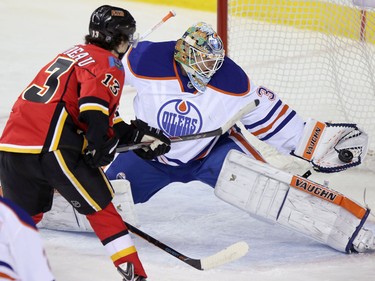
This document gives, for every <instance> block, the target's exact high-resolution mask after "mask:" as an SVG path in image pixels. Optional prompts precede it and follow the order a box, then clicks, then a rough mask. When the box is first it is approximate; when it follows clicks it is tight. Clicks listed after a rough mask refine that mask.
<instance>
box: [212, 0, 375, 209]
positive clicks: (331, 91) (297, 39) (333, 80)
mask: <svg viewBox="0 0 375 281" xmlns="http://www.w3.org/2000/svg"><path fill="white" fill-rule="evenodd" d="M217 5H218V6H217V7H218V33H219V35H220V36H221V37H222V39H223V41H224V45H225V47H226V52H227V55H228V56H229V57H231V58H232V59H233V60H234V61H236V62H237V63H238V64H239V65H241V66H242V67H243V68H244V69H245V71H246V72H247V73H248V75H249V77H250V78H251V79H252V80H253V81H254V82H255V83H256V84H257V85H264V86H265V87H267V88H269V89H272V90H273V91H275V92H276V93H278V94H279V95H280V97H281V98H282V99H283V101H285V102H286V103H288V104H289V105H290V106H291V107H292V108H293V109H295V110H296V111H297V112H298V113H299V114H300V115H302V116H303V117H304V118H307V117H313V118H315V119H317V120H321V121H333V122H350V123H357V124H358V125H359V126H360V127H361V128H363V129H364V130H365V131H366V132H367V133H368V134H369V136H370V141H371V143H370V153H369V157H367V159H366V161H365V165H362V166H363V169H367V170H373V169H374V167H375V161H374V156H373V153H374V152H373V151H374V150H375V137H374V136H375V121H374V120H375V118H374V117H375V73H374V71H375V0H321V1H316V0H315V1H314V0H218V2H217ZM258 145H260V147H258V148H259V150H260V151H261V152H263V154H265V156H266V158H267V157H268V156H272V155H273V154H274V153H275V151H274V150H272V149H270V148H268V147H265V146H262V144H258ZM282 161H284V160H282ZM361 169H362V168H361ZM374 179H375V175H374V173H373V172H370V175H369V182H374ZM373 189H374V194H375V186H374V187H373ZM374 198H375V196H374ZM374 203H375V201H374Z"/></svg>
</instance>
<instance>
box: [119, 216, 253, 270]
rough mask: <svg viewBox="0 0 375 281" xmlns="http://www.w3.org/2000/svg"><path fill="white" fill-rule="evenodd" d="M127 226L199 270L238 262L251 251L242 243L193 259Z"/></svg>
mask: <svg viewBox="0 0 375 281" xmlns="http://www.w3.org/2000/svg"><path fill="white" fill-rule="evenodd" d="M125 224H126V226H127V227H128V229H129V230H130V231H131V232H133V233H134V234H136V235H138V236H139V237H141V238H143V239H145V240H146V241H147V242H149V243H151V244H153V245H155V246H156V247H158V248H160V249H162V250H163V251H164V252H167V253H168V254H170V255H172V256H174V257H175V258H177V259H179V260H181V261H183V262H184V263H186V264H188V265H190V266H192V267H194V268H196V269H199V270H207V269H211V268H214V267H217V266H220V265H223V264H225V263H228V262H231V261H234V260H237V259H239V258H241V257H243V256H244V255H245V254H246V253H247V252H248V250H249V245H248V244H247V243H246V242H244V241H240V242H237V243H235V244H232V245H231V246H229V247H228V248H226V249H224V250H222V251H220V252H217V253H216V254H213V255H211V256H208V257H205V258H201V259H192V258H190V257H188V256H185V255H184V254H181V253H180V252H177V251H176V250H174V249H172V248H171V247H169V246H168V245H165V244H164V243H162V242H160V241H159V240H157V239H155V238H154V237H152V236H150V235H148V234H147V233H144V232H143V231H141V230H140V229H138V228H136V227H134V226H132V225H131V224H129V223H127V222H125Z"/></svg>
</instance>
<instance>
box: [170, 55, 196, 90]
mask: <svg viewBox="0 0 375 281" xmlns="http://www.w3.org/2000/svg"><path fill="white" fill-rule="evenodd" d="M173 70H174V73H175V75H176V78H177V82H178V84H180V90H181V92H185V90H184V83H182V80H181V78H180V75H179V74H178V69H177V62H176V61H175V60H173ZM197 93H198V91H197V90H195V91H194V92H193V93H192V94H193V95H195V94H197Z"/></svg>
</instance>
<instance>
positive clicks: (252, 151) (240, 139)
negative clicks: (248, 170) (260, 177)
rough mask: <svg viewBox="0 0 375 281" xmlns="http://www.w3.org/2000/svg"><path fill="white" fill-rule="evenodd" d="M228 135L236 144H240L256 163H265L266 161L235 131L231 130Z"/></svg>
mask: <svg viewBox="0 0 375 281" xmlns="http://www.w3.org/2000/svg"><path fill="white" fill-rule="evenodd" d="M229 135H230V136H231V137H234V138H235V139H236V140H237V141H238V142H240V143H241V144H242V145H243V146H244V147H245V148H246V150H247V151H248V152H249V153H250V154H251V155H252V156H253V157H254V158H255V159H256V160H258V161H261V162H263V163H267V161H266V160H265V159H264V158H263V156H262V155H261V154H260V153H259V152H258V150H256V149H255V148H254V147H253V146H252V145H251V144H250V143H249V142H248V141H247V140H246V138H245V137H244V136H243V135H242V134H240V133H238V132H237V131H236V130H234V129H231V131H230V133H229Z"/></svg>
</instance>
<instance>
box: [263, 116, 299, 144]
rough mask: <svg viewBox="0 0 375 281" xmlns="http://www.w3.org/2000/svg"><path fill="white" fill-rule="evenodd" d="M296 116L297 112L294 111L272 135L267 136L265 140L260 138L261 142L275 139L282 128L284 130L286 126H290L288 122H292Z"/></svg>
mask: <svg viewBox="0 0 375 281" xmlns="http://www.w3.org/2000/svg"><path fill="white" fill-rule="evenodd" d="M295 115H296V112H295V111H294V110H293V111H292V112H291V113H290V114H289V115H288V116H287V117H286V118H285V119H284V120H283V121H282V122H281V123H280V125H279V126H277V127H276V129H275V130H274V131H273V132H272V133H270V134H268V135H266V136H265V137H263V138H260V140H261V141H265V140H268V139H270V138H271V137H273V136H274V135H275V134H277V133H278V132H279V131H280V130H281V129H282V128H284V127H285V126H286V124H288V122H289V121H290V120H292V119H293V117H294V116H295Z"/></svg>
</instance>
